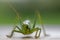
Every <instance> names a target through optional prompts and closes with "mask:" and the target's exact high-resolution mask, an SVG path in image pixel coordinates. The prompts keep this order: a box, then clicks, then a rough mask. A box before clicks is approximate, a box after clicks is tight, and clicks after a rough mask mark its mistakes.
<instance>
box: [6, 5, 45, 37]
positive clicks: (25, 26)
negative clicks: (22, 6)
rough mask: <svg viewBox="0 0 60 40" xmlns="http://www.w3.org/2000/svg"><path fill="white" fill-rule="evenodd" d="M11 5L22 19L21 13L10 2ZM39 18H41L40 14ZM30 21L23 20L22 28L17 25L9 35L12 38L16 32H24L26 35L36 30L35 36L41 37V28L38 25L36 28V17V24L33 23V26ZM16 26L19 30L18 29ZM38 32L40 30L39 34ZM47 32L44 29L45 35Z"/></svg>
mask: <svg viewBox="0 0 60 40" xmlns="http://www.w3.org/2000/svg"><path fill="white" fill-rule="evenodd" d="M9 6H10V7H11V8H12V9H13V10H14V11H15V12H16V14H17V16H18V18H19V19H20V17H19V15H18V12H17V11H16V9H15V8H14V7H13V6H12V5H11V4H9ZM38 16H39V14H38ZM39 18H40V16H39ZM29 23H30V21H29V20H26V21H24V22H22V24H21V28H19V27H18V26H15V27H14V29H13V30H12V32H11V34H10V35H7V37H9V38H11V37H12V36H13V34H14V32H18V33H22V34H24V35H28V34H31V33H33V32H34V31H36V34H35V38H39V37H40V33H41V28H38V27H37V28H35V24H36V18H35V20H34V24H33V26H32V28H30V27H29ZM42 26H43V25H42ZM16 28H17V29H18V30H16ZM39 30H40V31H39ZM38 32H39V34H38ZM45 34H46V33H45V31H44V35H45Z"/></svg>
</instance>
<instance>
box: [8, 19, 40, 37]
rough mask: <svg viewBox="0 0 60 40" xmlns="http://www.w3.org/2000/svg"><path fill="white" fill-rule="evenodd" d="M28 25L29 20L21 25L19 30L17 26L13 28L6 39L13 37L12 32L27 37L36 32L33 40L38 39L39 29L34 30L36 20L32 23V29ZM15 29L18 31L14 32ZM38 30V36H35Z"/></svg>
mask: <svg viewBox="0 0 60 40" xmlns="http://www.w3.org/2000/svg"><path fill="white" fill-rule="evenodd" d="M29 23H30V22H29V20H26V21H25V22H23V24H22V25H21V28H19V27H18V26H16V27H14V29H13V30H12V32H11V35H7V37H9V38H11V37H12V36H13V33H14V32H18V33H22V34H24V35H29V34H32V33H33V32H35V31H36V34H35V38H39V37H40V33H41V28H35V24H36V20H35V21H34V24H33V26H32V28H30V26H29ZM16 28H17V29H18V30H16ZM39 30H40V32H39V35H38V36H37V33H38V31H39Z"/></svg>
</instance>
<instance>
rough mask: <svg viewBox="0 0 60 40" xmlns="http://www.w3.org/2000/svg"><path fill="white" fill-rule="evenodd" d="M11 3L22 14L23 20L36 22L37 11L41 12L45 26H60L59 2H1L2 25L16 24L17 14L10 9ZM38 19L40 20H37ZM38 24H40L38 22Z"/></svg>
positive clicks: (41, 0)
mask: <svg viewBox="0 0 60 40" xmlns="http://www.w3.org/2000/svg"><path fill="white" fill-rule="evenodd" d="M7 2H10V3H11V4H12V5H13V6H14V7H15V8H16V10H17V11H18V12H19V13H20V16H21V17H22V20H25V19H29V20H31V22H32V21H33V20H34V15H35V11H36V9H38V10H39V11H40V14H41V16H42V20H43V23H44V24H60V1H59V0H26V1H25V0H23V1H22V0H17V1H16V0H15V1H0V24H14V23H15V19H16V13H15V12H14V11H13V10H12V9H11V8H10V7H9V4H8V3H7ZM37 19H38V18H37ZM37 22H39V21H38V20H37Z"/></svg>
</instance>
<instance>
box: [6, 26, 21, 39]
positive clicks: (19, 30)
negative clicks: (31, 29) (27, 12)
mask: <svg viewBox="0 0 60 40" xmlns="http://www.w3.org/2000/svg"><path fill="white" fill-rule="evenodd" d="M16 28H17V29H18V30H15V29H16ZM14 32H21V29H20V28H19V27H18V26H16V27H14V28H13V30H12V32H11V34H10V35H7V37H9V38H11V37H12V36H13V34H14Z"/></svg>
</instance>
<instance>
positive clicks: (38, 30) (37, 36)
mask: <svg viewBox="0 0 60 40" xmlns="http://www.w3.org/2000/svg"><path fill="white" fill-rule="evenodd" d="M38 32H39V33H38ZM40 34H41V29H39V28H37V30H36V34H35V38H39V37H40Z"/></svg>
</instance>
